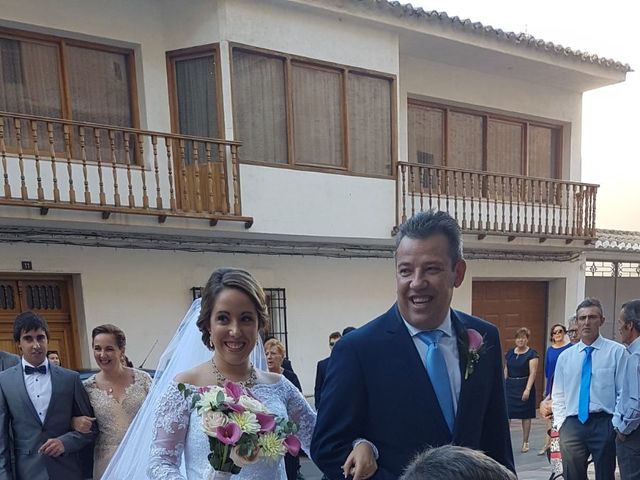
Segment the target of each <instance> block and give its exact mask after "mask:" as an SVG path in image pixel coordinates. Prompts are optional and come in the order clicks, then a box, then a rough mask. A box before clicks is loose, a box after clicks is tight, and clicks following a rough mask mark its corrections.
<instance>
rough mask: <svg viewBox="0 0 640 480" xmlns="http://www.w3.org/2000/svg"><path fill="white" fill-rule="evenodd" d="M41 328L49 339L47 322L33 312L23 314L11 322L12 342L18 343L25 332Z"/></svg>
mask: <svg viewBox="0 0 640 480" xmlns="http://www.w3.org/2000/svg"><path fill="white" fill-rule="evenodd" d="M39 328H41V329H42V330H44V333H45V334H46V335H47V340H48V339H49V325H47V321H46V320H45V319H44V318H42V317H41V316H40V315H38V314H37V313H35V312H23V313H21V314H19V315H18V316H17V317H16V319H15V321H14V322H13V341H14V342H16V343H18V342H19V341H20V337H21V336H22V334H23V333H25V332H30V331H31V330H38V329H39Z"/></svg>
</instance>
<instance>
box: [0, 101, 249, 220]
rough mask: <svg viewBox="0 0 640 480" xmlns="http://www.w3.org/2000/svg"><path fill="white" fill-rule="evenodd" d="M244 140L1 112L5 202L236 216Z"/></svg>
mask: <svg viewBox="0 0 640 480" xmlns="http://www.w3.org/2000/svg"><path fill="white" fill-rule="evenodd" d="M239 146H240V143H239V142H232V141H225V140H216V139H212V138H204V137H194V136H188V135H176V134H170V133H159V132H152V131H146V130H139V129H133V128H123V127H114V126H108V125H98V124H93V123H86V122H75V121H68V120H61V119H54V118H46V117H38V116H33V115H22V114H15V113H8V112H0V160H1V161H0V205H20V206H33V207H39V208H40V211H41V213H42V214H46V213H47V212H48V211H49V209H50V208H63V209H74V210H92V211H98V212H102V217H103V218H105V219H106V218H109V216H110V215H111V214H112V213H125V214H143V215H155V216H157V217H158V221H159V222H161V223H162V222H164V221H165V220H166V219H167V217H187V218H203V219H207V220H209V222H210V224H211V225H215V224H216V223H217V222H218V221H219V220H236V221H242V222H244V223H245V227H247V228H248V227H250V226H251V224H252V223H253V219H252V218H251V217H243V216H242V213H241V205H240V173H239V168H238V147H239Z"/></svg>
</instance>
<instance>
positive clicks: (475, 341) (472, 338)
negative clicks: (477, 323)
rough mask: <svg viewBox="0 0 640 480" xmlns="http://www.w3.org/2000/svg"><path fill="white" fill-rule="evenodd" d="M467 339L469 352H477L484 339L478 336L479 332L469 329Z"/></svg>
mask: <svg viewBox="0 0 640 480" xmlns="http://www.w3.org/2000/svg"><path fill="white" fill-rule="evenodd" d="M467 337H468V338H469V351H470V352H477V351H478V350H480V349H481V348H482V344H483V343H484V338H482V335H480V332H478V331H477V330H474V329H473V328H470V329H468V330H467Z"/></svg>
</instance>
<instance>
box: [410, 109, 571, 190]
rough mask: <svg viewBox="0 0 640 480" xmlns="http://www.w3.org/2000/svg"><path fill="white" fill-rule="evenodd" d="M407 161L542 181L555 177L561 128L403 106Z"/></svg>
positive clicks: (486, 115) (475, 114) (463, 111)
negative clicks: (427, 156) (430, 159)
mask: <svg viewBox="0 0 640 480" xmlns="http://www.w3.org/2000/svg"><path fill="white" fill-rule="evenodd" d="M408 133H409V138H408V141H409V161H410V162H412V163H425V162H424V158H426V157H425V154H427V153H428V154H430V155H431V156H430V157H429V158H432V159H433V163H432V164H433V165H442V166H448V167H453V168H462V169H467V170H474V171H487V172H493V173H502V174H507V175H526V176H532V177H542V178H558V177H559V174H560V172H559V167H560V162H559V155H560V154H559V152H560V138H561V134H562V127H560V126H555V125H542V124H538V123H535V122H529V121H527V120H522V119H516V118H506V117H497V116H494V115H493V114H489V113H483V112H474V111H470V110H463V109H458V108H453V107H447V106H441V105H433V104H426V103H421V102H416V101H413V102H411V101H410V102H409V106H408Z"/></svg>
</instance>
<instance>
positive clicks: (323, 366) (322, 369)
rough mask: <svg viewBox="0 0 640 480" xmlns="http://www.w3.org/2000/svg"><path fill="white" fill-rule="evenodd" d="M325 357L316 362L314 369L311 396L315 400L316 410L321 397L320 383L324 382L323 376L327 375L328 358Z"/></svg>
mask: <svg viewBox="0 0 640 480" xmlns="http://www.w3.org/2000/svg"><path fill="white" fill-rule="evenodd" d="M330 358H331V357H327V358H325V359H324V360H320V361H319V362H318V368H317V369H316V385H315V387H314V389H313V397H314V400H315V406H316V410H318V406H319V405H320V398H321V397H322V385H323V384H324V377H326V376H327V366H328V365H329V359H330Z"/></svg>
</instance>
